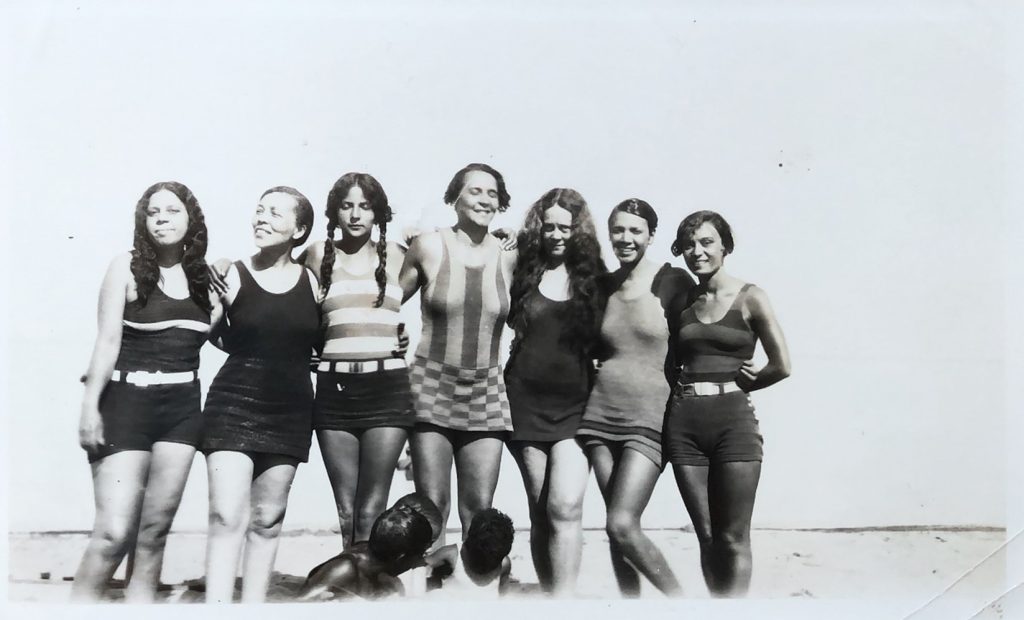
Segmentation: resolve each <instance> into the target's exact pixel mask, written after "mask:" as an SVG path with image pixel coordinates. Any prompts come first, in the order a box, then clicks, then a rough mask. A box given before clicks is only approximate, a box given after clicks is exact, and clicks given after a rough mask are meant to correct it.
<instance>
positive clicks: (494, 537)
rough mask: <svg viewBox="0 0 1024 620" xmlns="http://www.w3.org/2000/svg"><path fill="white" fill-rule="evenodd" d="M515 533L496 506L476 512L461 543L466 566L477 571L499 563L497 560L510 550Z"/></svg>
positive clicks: (481, 572)
mask: <svg viewBox="0 0 1024 620" xmlns="http://www.w3.org/2000/svg"><path fill="white" fill-rule="evenodd" d="M515 534H516V531H515V528H514V527H512V519H510V518H509V517H508V515H507V514H505V513H503V512H501V511H500V510H496V509H494V508H487V509H485V510H481V511H480V512H478V513H476V515H474V516H473V521H471V522H470V524H469V531H468V532H466V540H465V541H463V543H462V557H463V559H464V561H465V564H466V568H468V569H469V570H470V571H472V572H474V573H476V574H478V575H480V574H485V573H489V572H491V571H492V570H494V569H496V568H498V567H499V566H501V561H502V560H504V559H505V556H507V555H508V554H509V551H511V550H512V540H513V539H514V538H515Z"/></svg>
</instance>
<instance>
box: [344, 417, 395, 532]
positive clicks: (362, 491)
mask: <svg viewBox="0 0 1024 620" xmlns="http://www.w3.org/2000/svg"><path fill="white" fill-rule="evenodd" d="M406 436H407V433H406V431H405V429H404V428H396V427H393V426H382V427H379V428H368V429H366V430H365V431H363V434H362V437H360V438H359V484H358V487H357V490H356V496H355V516H356V519H355V527H354V529H353V531H354V534H353V538H352V540H353V541H354V542H359V541H361V540H369V538H370V530H371V529H372V528H373V523H374V522H375V521H376V520H377V517H379V516H380V513H382V512H384V510H385V509H386V508H387V506H388V494H389V493H390V492H391V480H392V479H393V478H394V475H395V464H396V463H398V457H399V456H400V455H401V454H402V447H403V446H405V439H406Z"/></svg>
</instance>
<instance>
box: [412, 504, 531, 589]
mask: <svg viewBox="0 0 1024 620" xmlns="http://www.w3.org/2000/svg"><path fill="white" fill-rule="evenodd" d="M514 536H515V529H514V528H513V527H512V520H511V519H510V518H509V517H508V515H506V514H505V513H503V512H501V511H500V510H495V509H494V508H488V509H486V510H482V511H480V512H478V513H477V514H476V516H474V517H473V521H472V522H471V523H470V525H469V531H468V532H467V533H466V540H464V541H462V546H461V548H460V547H459V546H458V545H447V546H445V547H442V548H440V549H438V550H437V551H435V552H434V553H432V554H430V555H429V556H427V558H426V562H427V564H428V565H429V566H432V567H434V575H439V576H440V577H441V585H440V588H438V589H434V590H431V591H429V592H428V593H427V594H428V595H429V596H430V597H431V598H453V599H465V600H482V599H483V600H487V599H497V598H498V597H499V596H500V595H501V594H503V593H504V592H505V589H506V586H507V585H508V582H509V573H510V572H511V568H512V562H511V561H510V560H509V558H508V554H509V551H511V549H512V539H513V537H514Z"/></svg>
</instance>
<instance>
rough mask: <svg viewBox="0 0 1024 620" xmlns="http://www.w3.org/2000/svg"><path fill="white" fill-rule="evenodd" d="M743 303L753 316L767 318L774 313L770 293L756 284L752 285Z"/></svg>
mask: <svg viewBox="0 0 1024 620" xmlns="http://www.w3.org/2000/svg"><path fill="white" fill-rule="evenodd" d="M743 301H744V304H743V305H744V306H746V308H747V309H748V310H749V311H750V313H751V315H753V316H766V315H768V314H769V313H771V311H772V304H771V302H770V301H769V300H768V293H766V292H765V290H764V289H763V288H761V287H760V286H757V285H756V284H751V285H750V286H749V287H748V288H747V294H746V297H745V299H744V300H743Z"/></svg>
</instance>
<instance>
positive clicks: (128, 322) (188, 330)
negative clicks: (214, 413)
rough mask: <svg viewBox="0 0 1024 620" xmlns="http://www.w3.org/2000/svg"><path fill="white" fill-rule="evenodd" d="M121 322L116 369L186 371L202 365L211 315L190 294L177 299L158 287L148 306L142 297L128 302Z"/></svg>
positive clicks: (147, 301)
mask: <svg viewBox="0 0 1024 620" xmlns="http://www.w3.org/2000/svg"><path fill="white" fill-rule="evenodd" d="M121 325H122V331H121V351H120V353H118V355H117V363H116V364H115V365H114V368H115V369H116V370H124V371H134V370H145V371H149V372H155V371H160V372H185V371H189V370H196V369H197V368H199V349H200V348H202V346H203V343H204V342H206V337H207V334H208V333H209V331H210V314H209V313H208V312H207V311H205V310H203V309H202V308H200V307H199V305H198V304H196V302H195V301H193V300H192V298H191V297H186V298H185V299H175V298H173V297H169V296H168V295H167V294H166V293H164V292H163V290H162V289H161V288H160V287H159V286H157V287H155V288H154V289H153V292H152V293H150V295H149V298H148V299H147V300H146V303H145V305H143V303H142V300H139V299H136V300H135V301H131V302H128V303H127V304H125V307H124V315H123V317H122V319H121Z"/></svg>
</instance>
